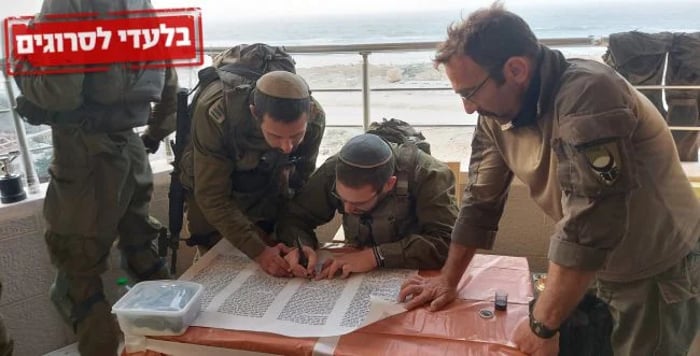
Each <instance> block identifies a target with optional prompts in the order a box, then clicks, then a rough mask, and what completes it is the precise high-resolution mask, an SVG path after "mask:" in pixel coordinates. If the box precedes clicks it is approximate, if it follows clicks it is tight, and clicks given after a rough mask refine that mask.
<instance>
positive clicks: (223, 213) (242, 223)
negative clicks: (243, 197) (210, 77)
mask: <svg viewBox="0 0 700 356" xmlns="http://www.w3.org/2000/svg"><path fill="white" fill-rule="evenodd" d="M222 92H223V90H222V85H221V83H220V82H215V83H212V84H211V85H210V86H209V87H208V88H206V95H205V93H203V94H202V95H201V97H200V101H199V104H198V105H197V106H196V108H195V111H194V114H193V117H192V121H193V123H192V145H193V155H194V159H193V161H194V196H195V200H196V201H197V204H199V206H200V208H201V209H202V212H203V214H204V216H205V217H206V219H207V221H208V222H209V223H210V224H212V225H213V226H214V227H215V228H216V229H217V230H218V231H219V233H221V235H222V236H223V237H224V238H225V239H227V240H228V241H229V242H231V243H232V244H233V245H234V246H236V247H237V248H238V249H240V250H241V251H242V252H243V253H245V254H246V255H247V256H248V257H250V258H255V257H257V256H258V255H259V254H260V253H261V252H262V251H263V250H264V249H265V244H264V242H263V241H262V240H261V239H260V237H259V236H258V233H257V232H256V229H255V227H254V224H253V222H251V221H250V219H248V218H247V217H246V215H245V214H244V213H243V211H242V210H241V209H240V207H239V206H238V205H237V204H236V201H235V200H234V199H233V197H232V195H231V189H232V186H231V174H232V173H233V171H234V168H235V166H234V164H235V163H234V162H235V161H234V157H230V156H229V155H228V153H227V152H226V150H225V149H224V144H223V142H224V139H223V131H222V126H221V123H222V122H223V120H224V109H223V98H222Z"/></svg>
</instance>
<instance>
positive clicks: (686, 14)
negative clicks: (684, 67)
mask: <svg viewBox="0 0 700 356" xmlns="http://www.w3.org/2000/svg"><path fill="white" fill-rule="evenodd" d="M465 3H468V2H467V1H465ZM290 6H291V5H290ZM506 8H507V9H509V10H511V11H513V12H515V13H517V14H519V15H520V16H522V17H523V18H524V19H525V20H526V21H527V22H528V24H529V25H530V27H531V28H532V30H533V31H534V33H535V35H536V36H537V37H538V38H541V39H546V38H572V37H577V38H586V37H594V38H600V37H605V36H609V35H610V34H611V33H616V32H624V31H632V30H638V31H644V32H652V33H653V32H661V31H671V32H695V31H700V16H699V15H700V1H699V0H692V1H690V0H666V1H655V2H654V1H649V0H639V1H629V0H598V1H595V0H593V1H591V0H581V1H578V2H575V1H571V0H550V1H531V2H515V3H513V5H512V6H510V5H509V4H508V2H506ZM475 9H476V7H464V8H460V9H445V10H440V11H429V12H426V11H423V12H411V11H410V10H407V9H400V11H397V12H396V13H378V14H362V15H345V14H343V15H337V14H335V15H326V16H309V17H303V16H302V17H294V18H286V19H285V18H281V19H275V20H269V19H268V20H255V19H246V18H245V17H244V16H243V17H242V16H241V15H240V14H238V16H236V18H235V19H232V20H226V19H223V18H221V17H219V16H216V17H213V16H210V17H209V18H208V17H207V13H204V14H203V23H204V42H205V45H206V46H230V45H235V44H238V43H253V42H264V43H269V44H275V45H286V46H292V45H344V44H360V43H394V42H424V41H441V40H443V39H444V38H445V35H446V29H447V27H448V26H449V25H450V24H451V23H453V22H456V21H459V20H460V19H461V18H463V17H466V16H467V15H468V14H469V13H470V12H471V11H473V10H475ZM563 51H564V52H565V54H567V55H569V56H579V55H584V56H585V55H598V54H602V52H604V49H601V48H592V47H579V48H577V47H568V48H564V49H563ZM432 54H433V53H431V52H427V53H426V52H415V53H397V54H382V53H377V54H373V55H372V56H371V61H372V63H393V64H397V65H400V64H409V63H414V62H422V61H430V58H431V55H432ZM356 57H358V56H355V59H357V58H356ZM346 58H349V57H348V56H346V55H330V56H328V55H324V56H318V55H315V56H308V58H301V59H300V60H297V62H298V64H299V65H300V66H317V65H324V64H326V65H328V64H339V63H344V62H345V61H346Z"/></svg>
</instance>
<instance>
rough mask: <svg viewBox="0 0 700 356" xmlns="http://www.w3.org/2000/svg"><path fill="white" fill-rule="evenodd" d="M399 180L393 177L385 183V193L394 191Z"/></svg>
mask: <svg viewBox="0 0 700 356" xmlns="http://www.w3.org/2000/svg"><path fill="white" fill-rule="evenodd" d="M397 180H398V178H396V176H391V177H389V179H388V180H387V181H386V183H384V192H388V191H390V190H392V189H394V186H395V185H396V181H397Z"/></svg>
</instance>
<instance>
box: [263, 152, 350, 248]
mask: <svg viewBox="0 0 700 356" xmlns="http://www.w3.org/2000/svg"><path fill="white" fill-rule="evenodd" d="M335 162H336V159H335V157H331V158H329V159H328V160H326V162H325V163H324V164H323V165H321V167H319V168H318V169H317V170H316V171H315V172H314V173H313V174H312V175H311V177H309V181H308V183H307V184H306V185H304V187H303V188H302V189H301V191H299V193H298V194H297V195H296V196H295V197H294V199H292V200H291V201H290V202H289V203H288V204H287V209H285V210H284V211H283V212H282V215H281V216H280V220H279V223H278V225H277V238H278V239H279V240H280V241H282V242H284V243H285V244H287V245H288V246H294V243H295V240H296V238H297V237H299V238H300V239H301V241H302V243H303V244H304V245H307V246H313V247H314V248H318V239H317V237H316V234H315V233H314V229H315V228H316V227H318V226H320V225H323V224H325V223H327V222H329V221H331V219H333V216H334V215H335V212H336V211H337V209H338V206H337V199H335V198H334V197H333V195H332V191H333V186H334V184H335Z"/></svg>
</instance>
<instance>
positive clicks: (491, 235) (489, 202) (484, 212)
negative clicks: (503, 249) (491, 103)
mask: <svg viewBox="0 0 700 356" xmlns="http://www.w3.org/2000/svg"><path fill="white" fill-rule="evenodd" d="M485 120H487V119H484V118H483V117H480V118H479V121H478V123H477V126H476V129H475V131H474V137H473V139H472V153H471V158H470V161H469V182H468V183H467V187H466V188H465V190H464V192H463V193H462V202H461V206H460V211H459V217H458V218H457V223H456V224H455V227H454V231H452V241H454V242H457V243H459V244H462V245H464V246H468V247H475V248H483V249H491V248H493V244H494V242H495V239H496V232H497V231H498V222H499V221H500V219H501V216H502V215H503V209H504V207H505V204H506V199H507V198H508V191H509V189H510V184H511V182H512V180H513V173H512V172H511V171H510V169H509V168H508V166H507V165H506V163H505V161H504V160H503V157H501V154H500V153H499V151H498V148H497V147H496V145H495V144H494V142H493V139H492V137H491V135H489V131H488V130H489V128H488V127H487V126H486V125H485Z"/></svg>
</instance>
